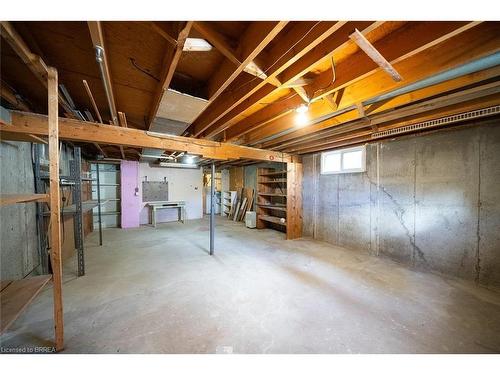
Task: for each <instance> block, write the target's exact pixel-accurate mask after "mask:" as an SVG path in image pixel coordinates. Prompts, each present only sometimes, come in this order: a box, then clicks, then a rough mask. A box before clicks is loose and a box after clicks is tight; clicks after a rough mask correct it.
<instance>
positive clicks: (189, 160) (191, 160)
mask: <svg viewBox="0 0 500 375" xmlns="http://www.w3.org/2000/svg"><path fill="white" fill-rule="evenodd" d="M195 158H196V156H195V155H186V163H188V164H194V159H195Z"/></svg>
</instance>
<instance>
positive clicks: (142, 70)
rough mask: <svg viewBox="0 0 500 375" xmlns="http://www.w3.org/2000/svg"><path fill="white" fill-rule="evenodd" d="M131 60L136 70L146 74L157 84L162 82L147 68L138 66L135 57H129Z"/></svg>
mask: <svg viewBox="0 0 500 375" xmlns="http://www.w3.org/2000/svg"><path fill="white" fill-rule="evenodd" d="M129 59H130V62H131V63H132V65H133V66H134V68H136V69H137V70H139V71H140V72H142V73H144V74H146V75H147V76H149V77H151V78H153V79H154V80H155V81H156V82H160V79H159V78H156V77H155V76H154V75H153V74H151V73H150V72H149V71H148V70H147V69H145V68H142V67H140V66H139V64H137V63H136V62H135V59H134V58H133V57H129Z"/></svg>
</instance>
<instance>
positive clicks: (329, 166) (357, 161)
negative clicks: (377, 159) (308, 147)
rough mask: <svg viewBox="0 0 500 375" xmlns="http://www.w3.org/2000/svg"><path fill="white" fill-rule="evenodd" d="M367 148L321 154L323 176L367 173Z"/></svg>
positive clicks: (352, 148)
mask: <svg viewBox="0 0 500 375" xmlns="http://www.w3.org/2000/svg"><path fill="white" fill-rule="evenodd" d="M365 150H366V148H365V146H358V147H351V148H345V149H343V150H335V151H328V152H323V153H321V174H336V173H355V172H364V171H366V154H365Z"/></svg>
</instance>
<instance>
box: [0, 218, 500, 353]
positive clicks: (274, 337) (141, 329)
mask: <svg viewBox="0 0 500 375" xmlns="http://www.w3.org/2000/svg"><path fill="white" fill-rule="evenodd" d="M208 225H209V221H208V219H207V218H205V219H202V220H193V221H190V222H188V223H186V224H181V223H177V222H175V223H168V224H161V225H159V226H158V228H157V229H153V228H151V227H141V228H139V229H132V230H122V229H108V230H105V231H104V245H103V246H102V247H98V246H96V245H97V241H98V233H97V232H94V233H93V234H91V235H90V236H89V237H88V238H87V240H86V246H87V251H86V271H87V274H86V276H84V277H81V278H75V277H74V276H72V274H73V273H74V270H73V268H72V267H66V270H65V274H66V277H65V279H66V280H65V283H64V307H65V314H64V317H65V338H66V342H65V347H66V349H65V351H64V352H65V353H231V352H232V353H499V352H500V293H497V292H494V291H491V290H488V289H485V288H479V287H476V286H474V284H472V283H469V282H465V281H462V280H457V279H452V278H444V277H441V276H437V275H434V274H429V273H422V272H417V271H413V270H410V269H408V268H406V267H404V266H401V265H398V264H397V263H394V262H392V261H390V260H388V259H382V258H377V257H373V256H369V255H367V254H363V253H361V252H354V251H350V250H347V249H343V248H340V247H335V246H331V245H328V244H325V243H322V242H318V241H312V240H306V239H302V240H295V241H283V240H282V238H283V235H282V234H281V233H279V232H276V231H273V230H256V229H247V228H245V227H244V226H243V225H242V223H234V222H231V221H228V220H226V219H221V218H218V220H217V229H216V230H217V232H216V255H215V256H214V257H210V256H208V254H207V248H208V230H209V226H208ZM52 326H53V321H52V291H51V289H50V288H49V289H47V290H45V291H44V292H42V293H41V295H40V296H39V297H38V299H37V300H36V301H35V302H34V303H33V304H32V305H31V306H30V308H29V309H28V310H27V312H25V313H24V315H23V316H22V317H21V318H20V319H18V320H17V321H16V323H15V324H14V325H13V326H12V328H11V330H10V331H9V332H7V333H6V334H5V335H3V336H2V337H1V340H2V343H1V345H2V346H3V347H14V346H38V345H51V342H50V340H51V339H52V337H53V329H52Z"/></svg>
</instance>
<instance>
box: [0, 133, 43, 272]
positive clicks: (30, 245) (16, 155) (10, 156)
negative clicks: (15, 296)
mask: <svg viewBox="0 0 500 375" xmlns="http://www.w3.org/2000/svg"><path fill="white" fill-rule="evenodd" d="M0 178H1V180H0V185H1V186H0V191H1V192H2V194H22V193H27V194H32V193H34V191H35V182H34V177H33V167H32V164H31V144H30V143H27V142H5V141H3V142H2V143H1V144H0ZM38 264H39V257H38V237H37V228H36V204H35V203H26V204H13V205H9V206H3V207H1V208H0V266H1V268H0V277H1V279H2V280H9V279H20V278H23V277H24V276H26V275H27V274H29V273H30V272H31V271H32V270H34V269H35V268H37V266H38Z"/></svg>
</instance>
